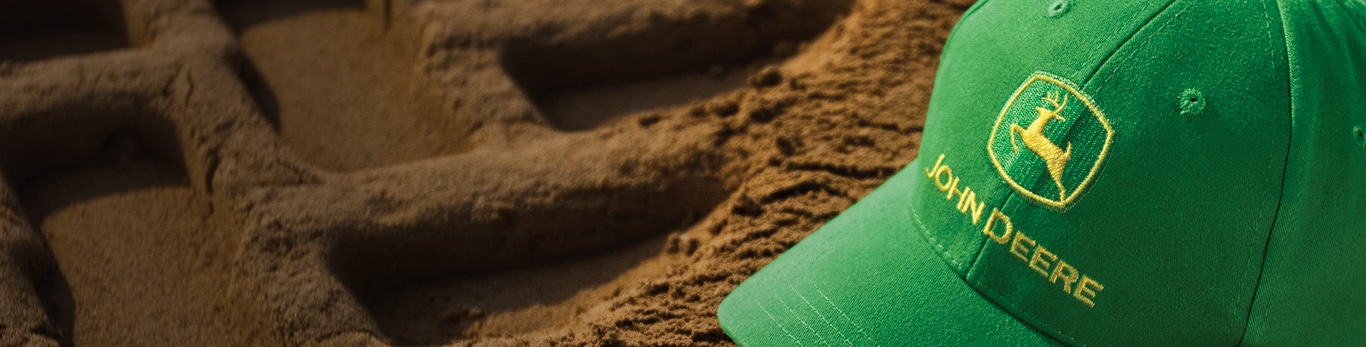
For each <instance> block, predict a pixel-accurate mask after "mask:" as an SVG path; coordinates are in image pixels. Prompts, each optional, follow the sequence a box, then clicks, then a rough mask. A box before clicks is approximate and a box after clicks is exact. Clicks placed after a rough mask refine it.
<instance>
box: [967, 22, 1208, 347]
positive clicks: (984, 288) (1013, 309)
mask: <svg viewBox="0 0 1366 347" xmlns="http://www.w3.org/2000/svg"><path fill="white" fill-rule="evenodd" d="M1175 3H1176V1H1172V2H1168V3H1167V5H1165V6H1163V7H1162V9H1159V10H1158V11H1156V12H1154V13H1153V16H1152V18H1150V19H1148V21H1147V22H1146V23H1145V24H1144V25H1141V26H1139V28H1138V29H1137V30H1134V32H1133V33H1131V34H1130V35H1129V37H1128V38H1125V39H1124V41H1121V43H1120V44H1119V45H1118V46H1116V48H1115V49H1114V51H1113V52H1112V53H1110V55H1109V56H1108V57H1106V58H1105V59H1104V60H1102V61H1101V62H1100V64H1097V65H1096V70H1095V71H1096V72H1093V73H1092V76H1089V77H1088V78H1087V79H1086V82H1084V83H1082V86H1085V85H1088V84H1090V82H1091V81H1092V78H1094V77H1095V76H1094V75H1095V74H1096V73H1099V71H1100V69H1102V68H1104V67H1105V63H1107V62H1109V61H1110V59H1112V58H1113V57H1114V55H1115V54H1118V53H1119V51H1121V50H1123V49H1124V46H1125V45H1126V44H1127V43H1129V42H1131V40H1132V39H1133V37H1134V36H1137V35H1138V33H1140V32H1143V30H1144V29H1147V28H1148V26H1150V25H1152V24H1153V22H1152V21H1153V19H1156V18H1157V17H1160V16H1161V15H1162V14H1163V13H1166V12H1167V10H1169V9H1170V8H1171V6H1172V5H1174V4H1175ZM1194 4H1195V2H1194V1H1192V2H1189V3H1187V4H1186V6H1185V7H1183V8H1182V9H1181V11H1178V12H1177V13H1176V14H1175V15H1173V16H1172V18H1171V19H1168V20H1167V21H1166V22H1164V23H1162V25H1161V26H1159V27H1158V28H1157V29H1156V31H1155V32H1153V33H1152V35H1149V36H1148V37H1147V38H1146V39H1144V40H1143V42H1142V43H1139V45H1138V46H1137V47H1134V51H1133V52H1132V53H1130V54H1129V55H1128V56H1125V57H1124V59H1122V60H1120V62H1119V64H1118V65H1116V66H1115V68H1114V69H1113V70H1111V72H1110V74H1109V75H1108V77H1106V79H1105V81H1102V82H1101V83H1100V84H1099V85H1098V86H1097V87H1096V90H1095V92H1094V93H1093V94H1098V93H1100V90H1101V89H1102V88H1104V86H1105V84H1106V83H1107V82H1108V81H1109V80H1110V79H1111V78H1114V76H1115V75H1116V74H1118V73H1119V70H1120V69H1121V68H1122V67H1123V66H1124V64H1125V63H1126V62H1127V61H1128V60H1129V58H1132V57H1133V56H1134V55H1137V54H1138V51H1140V50H1142V49H1143V47H1144V46H1146V45H1147V44H1148V42H1149V41H1151V40H1152V38H1153V36H1156V35H1157V34H1158V33H1161V32H1162V31H1163V30H1166V28H1167V26H1168V25H1170V24H1171V23H1172V22H1175V21H1176V19H1177V18H1180V17H1181V13H1184V12H1186V10H1188V9H1190V7H1191V6H1193V5H1194ZM1007 194H1009V195H1008V197H1007V199H1006V203H1003V204H1001V207H1005V206H1007V205H1009V202H1010V200H1011V199H1013V198H1015V197H1016V195H1017V193H1015V192H1013V191H1012V192H1008V193H1007ZM987 242H992V241H991V240H990V239H984V240H982V247H986V243H987ZM985 253H986V252H983V251H979V252H978V253H977V261H976V263H978V264H980V262H981V259H982V257H984V256H985ZM971 270H973V269H969V271H968V274H969V276H964V277H965V278H966V277H970V275H971V272H972V271H971ZM969 285H970V286H971V287H973V288H978V287H980V288H981V290H980V292H982V293H983V294H985V295H989V296H991V297H992V298H993V300H991V301H992V302H994V303H995V304H996V305H999V306H1004V307H1008V308H1010V309H1009V310H1006V312H1007V313H1008V314H1011V315H1018V316H1023V317H1026V318H1028V319H1029V320H1030V321H1031V322H1032V323H1033V324H1030V325H1032V326H1034V328H1035V329H1039V330H1044V328H1047V329H1048V330H1051V331H1052V332H1053V333H1054V334H1055V335H1056V336H1061V337H1062V338H1064V339H1066V340H1067V341H1068V342H1071V343H1072V344H1074V345H1082V346H1086V345H1087V344H1086V343H1083V342H1081V341H1080V340H1079V339H1077V338H1076V337H1073V336H1072V335H1071V334H1068V333H1067V332H1065V331H1062V330H1061V329H1058V328H1057V327H1055V326H1053V325H1052V324H1049V323H1047V322H1045V321H1043V320H1041V319H1038V318H1037V317H1035V316H1034V315H1033V314H1030V313H1029V312H1028V311H1025V310H1023V309H1020V308H1019V307H1017V306H1016V305H1013V304H1008V303H1007V300H1005V299H1004V298H1003V297H1002V296H1001V295H1000V294H998V293H997V292H996V291H994V290H992V289H991V286H989V285H987V284H986V283H985V282H979V284H978V285H971V284H969Z"/></svg>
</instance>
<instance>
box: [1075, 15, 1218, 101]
mask: <svg viewBox="0 0 1366 347" xmlns="http://www.w3.org/2000/svg"><path fill="white" fill-rule="evenodd" d="M1196 2H1197V1H1190V2H1187V3H1186V6H1185V7H1182V8H1181V10H1180V11H1177V12H1176V14H1174V15H1172V18H1171V19H1168V20H1167V21H1166V22H1163V23H1162V26H1160V27H1158V28H1157V31H1155V32H1153V35H1149V36H1148V37H1147V38H1145V39H1144V40H1143V42H1141V43H1139V44H1138V47H1134V50H1133V52H1132V53H1129V55H1127V56H1124V58H1122V59H1120V60H1119V63H1118V65H1115V68H1114V69H1112V70H1110V74H1108V75H1106V77H1105V79H1104V80H1102V81H1100V83H1099V84H1097V85H1096V90H1095V91H1094V92H1093V94H1100V91H1101V90H1102V89H1105V86H1106V85H1107V84H1109V83H1110V80H1111V79H1113V78H1115V75H1116V74H1118V73H1119V70H1120V69H1121V68H1123V67H1124V64H1128V63H1129V59H1131V58H1133V57H1134V56H1135V55H1138V51H1140V50H1143V47H1146V46H1147V45H1148V42H1151V41H1152V39H1153V37H1154V36H1157V34H1158V33H1161V32H1162V31H1164V30H1167V26H1168V25H1171V24H1172V22H1175V21H1176V20H1177V19H1178V18H1181V14H1182V13H1186V10H1189V9H1190V8H1191V6H1194V5H1195V3H1196ZM1172 4H1175V1H1173V2H1172V3H1169V4H1168V5H1167V7H1171V5H1172ZM1165 12H1167V8H1163V9H1162V10H1161V11H1158V12H1157V14H1156V15H1154V17H1153V18H1157V17H1156V16H1160V15H1161V14H1162V13H1165ZM1148 24H1152V21H1151V20H1149V23H1148ZM1143 29H1144V28H1139V30H1136V31H1134V35H1138V33H1139V32H1142V31H1143ZM1131 39H1132V36H1131ZM1125 42H1126V43H1127V42H1129V41H1127V40H1126V41H1125ZM1124 46H1125V45H1124V44H1120V45H1119V47H1118V48H1116V49H1115V53H1116V54H1118V53H1119V51H1120V50H1122V49H1124ZM1112 58H1114V57H1113V55H1112V56H1111V57H1110V58H1107V59H1106V60H1105V61H1103V62H1101V64H1100V65H1098V66H1097V67H1096V73H1100V69H1101V68H1104V66H1105V63H1106V62H1109V60H1110V59H1112ZM1095 77H1097V76H1094V75H1093V76H1091V78H1088V79H1087V81H1086V83H1085V84H1091V82H1092V79H1093V78H1095Z"/></svg>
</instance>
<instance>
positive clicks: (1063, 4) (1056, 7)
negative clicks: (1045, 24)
mask: <svg viewBox="0 0 1366 347" xmlns="http://www.w3.org/2000/svg"><path fill="white" fill-rule="evenodd" d="M1071 9H1072V3H1070V2H1067V0H1057V1H1053V4H1051V5H1048V18H1058V17H1062V15H1064V14H1067V10H1071Z"/></svg>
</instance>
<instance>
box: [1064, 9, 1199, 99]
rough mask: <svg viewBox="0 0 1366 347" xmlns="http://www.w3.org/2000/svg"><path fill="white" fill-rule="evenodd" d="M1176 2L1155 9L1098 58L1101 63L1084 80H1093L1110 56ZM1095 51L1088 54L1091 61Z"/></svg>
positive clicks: (1116, 52)
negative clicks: (1141, 22)
mask: <svg viewBox="0 0 1366 347" xmlns="http://www.w3.org/2000/svg"><path fill="white" fill-rule="evenodd" d="M1174 3H1176V1H1168V2H1167V4H1165V5H1162V8H1160V9H1158V10H1157V11H1154V12H1153V14H1152V16H1150V17H1148V19H1147V20H1144V21H1143V25H1139V26H1138V27H1137V28H1134V31H1132V32H1129V35H1128V36H1125V37H1124V39H1123V40H1120V41H1119V44H1118V45H1115V48H1114V49H1111V50H1110V52H1109V53H1107V54H1105V57H1102V58H1100V60H1097V61H1099V62H1100V63H1099V64H1096V67H1095V68H1092V69H1091V72H1090V73H1088V74H1086V76H1085V77H1083V78H1082V80H1086V81H1089V80H1091V77H1092V76H1095V75H1096V74H1097V73H1099V72H1100V69H1101V68H1102V67H1105V62H1108V61H1110V58H1113V57H1114V56H1115V54H1118V53H1119V51H1120V50H1121V49H1123V48H1124V44H1125V43H1128V42H1129V40H1132V39H1133V38H1134V36H1135V35H1138V33H1139V32H1141V31H1143V29H1144V28H1147V27H1148V25H1150V24H1152V22H1153V19H1156V18H1157V16H1160V15H1162V13H1163V12H1167V8H1168V7H1171V5H1172V4H1174ZM1143 8H1145V9H1146V8H1148V7H1147V6H1144V7H1143ZM1120 29H1122V27H1121V28H1120ZM1115 32H1116V33H1118V32H1120V30H1118V29H1116V30H1115ZM1095 53H1096V52H1092V54H1091V56H1088V57H1087V58H1088V61H1089V58H1090V57H1094V56H1095Z"/></svg>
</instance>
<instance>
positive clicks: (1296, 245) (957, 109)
mask: <svg viewBox="0 0 1366 347" xmlns="http://www.w3.org/2000/svg"><path fill="white" fill-rule="evenodd" d="M1287 2H1288V3H1290V4H1280V3H1277V2H1276V1H1272V0H1265V1H1219V2H1215V1H1198V0H1182V1H1169V0H1160V1H1159V0H1153V1H1124V2H1105V3H1100V2H1082V1H1054V0H1021V1H981V2H979V3H978V4H977V5H975V6H974V7H973V8H972V9H971V10H969V13H968V14H966V15H965V16H964V17H963V20H962V22H961V23H960V24H959V26H958V27H957V28H955V31H954V33H953V35H952V37H951V38H950V40H949V42H948V44H947V45H946V47H945V52H944V56H943V58H942V61H941V67H940V72H939V75H938V77H937V79H936V82H935V93H934V96H933V98H932V100H931V103H930V111H929V119H928V121H927V125H926V131H925V133H924V139H923V143H924V145H923V147H922V148H921V156H922V159H921V160H920V162H921V167H920V168H910V169H917V170H920V172H919V174H923V175H925V176H924V177H926V178H927V180H926V183H925V184H921V185H919V186H917V187H913V188H912V190H913V191H912V192H911V193H910V194H911V195H912V196H913V198H912V200H913V202H914V204H913V205H914V206H913V207H912V211H913V212H912V213H913V214H914V215H915V216H914V217H915V218H916V219H917V220H918V221H919V222H920V224H922V225H923V226H924V228H921V229H919V230H918V232H922V233H924V236H925V237H926V239H927V240H930V242H931V243H932V244H934V247H935V248H936V250H937V251H938V252H939V254H940V255H941V257H942V258H943V259H944V260H945V262H946V263H948V264H949V265H950V266H951V267H953V268H954V270H955V271H956V272H958V274H959V275H960V276H962V277H963V278H964V280H965V281H966V282H967V283H968V284H969V285H971V286H972V287H973V288H974V289H976V290H977V291H978V292H979V293H981V294H982V295H983V296H984V297H987V298H988V299H990V300H992V301H994V302H995V303H997V304H998V305H999V306H1000V307H1001V308H1002V309H1004V310H1006V311H1008V312H1010V313H1011V314H1013V315H1015V316H1016V317H1017V318H1019V319H1021V320H1023V321H1026V322H1028V323H1030V324H1031V325H1032V326H1034V327H1035V328H1037V329H1039V330H1040V331H1042V332H1044V333H1047V334H1049V335H1051V336H1053V337H1055V338H1058V339H1060V340H1062V341H1066V342H1071V343H1083V344H1114V343H1122V342H1130V343H1132V342H1135V341H1144V342H1146V343H1153V344H1177V343H1182V344H1190V343H1197V344H1201V345H1230V344H1235V343H1238V342H1239V341H1243V340H1244V335H1245V334H1247V335H1248V336H1249V337H1251V338H1250V339H1249V341H1250V342H1275V341H1284V340H1281V338H1292V337H1297V336H1298V337H1301V338H1303V337H1305V336H1308V335H1311V334H1307V333H1283V332H1277V331H1278V330H1280V329H1285V330H1286V331H1312V332H1314V333H1313V334H1312V335H1314V336H1317V338H1319V339H1322V338H1330V339H1331V338H1333V337H1335V336H1337V337H1344V336H1350V335H1357V336H1355V337H1357V338H1360V337H1362V336H1360V334H1362V333H1366V321H1362V320H1361V318H1360V317H1361V316H1362V315H1361V314H1360V312H1363V311H1362V310H1363V309H1366V305H1363V303H1362V300H1361V299H1338V300H1327V299H1325V298H1323V297H1322V296H1323V295H1332V294H1336V295H1344V296H1345V295H1348V293H1347V291H1348V290H1355V289H1360V288H1366V286H1363V285H1362V284H1363V283H1361V282H1362V281H1361V280H1357V279H1356V278H1360V277H1366V276H1359V275H1355V274H1360V273H1362V272H1361V270H1366V269H1362V267H1361V266H1357V265H1348V266H1341V265H1339V263H1342V261H1340V260H1335V258H1334V257H1341V256H1345V255H1347V254H1353V253H1352V252H1353V251H1359V250H1360V249H1363V248H1360V247H1359V246H1366V243H1363V240H1366V238H1364V237H1363V236H1366V233H1360V232H1359V231H1362V229H1363V227H1362V226H1360V224H1356V225H1353V224H1351V223H1353V222H1350V221H1351V220H1352V219H1355V218H1361V216H1364V215H1366V214H1362V213H1363V212H1366V211H1363V208H1362V206H1363V205H1366V199H1363V193H1362V192H1363V191H1366V190H1363V189H1366V187H1363V184H1362V183H1361V182H1363V178H1362V176H1363V175H1362V174H1363V173H1366V170H1363V169H1364V167H1363V166H1362V165H1363V164H1362V163H1363V160H1362V158H1363V151H1362V149H1361V147H1360V146H1357V145H1356V144H1354V143H1353V138H1352V132H1351V130H1350V129H1352V128H1353V126H1352V122H1356V124H1360V123H1361V122H1362V120H1361V116H1360V114H1362V112H1360V110H1363V109H1366V104H1364V102H1363V101H1362V100H1366V97H1363V95H1362V91H1363V90H1366V89H1363V87H1366V86H1363V85H1364V83H1363V82H1362V76H1366V70H1363V68H1362V67H1361V66H1362V65H1360V64H1356V62H1357V61H1360V60H1361V59H1366V51H1363V50H1361V49H1360V48H1361V47H1362V42H1363V41H1362V39H1363V36H1361V34H1360V33H1361V30H1362V28H1363V26H1362V25H1363V23H1366V20H1362V18H1361V17H1359V16H1355V15H1354V14H1352V13H1353V12H1352V11H1356V12H1355V13H1358V14H1359V13H1362V12H1361V11H1360V7H1362V4H1361V2H1357V1H1342V2H1338V1H1293V2H1291V1H1287ZM1335 16H1336V17H1335ZM1287 33H1289V37H1288V38H1287ZM1287 47H1289V48H1287ZM1342 47H1348V48H1350V49H1349V50H1347V51H1342ZM1320 50H1326V51H1320ZM1316 51H1317V52H1316ZM1322 60H1332V61H1333V62H1334V63H1321V62H1319V61H1322ZM1306 64H1311V65H1313V66H1309V67H1306ZM1344 87H1345V88H1344ZM1342 98H1346V99H1351V100H1350V101H1348V100H1341V99H1342ZM1330 99H1333V100H1330ZM1064 101H1066V103H1064ZM1351 107H1355V108H1351ZM1353 110H1355V111H1353ZM1352 112H1355V114H1352ZM1352 117H1356V118H1355V120H1353V119H1352ZM1335 187H1351V188H1354V190H1351V191H1350V192H1346V191H1343V190H1340V189H1337V188H1335ZM1348 216H1356V217H1348ZM1324 227H1330V230H1331V228H1337V229H1338V230H1344V231H1345V230H1352V231H1357V232H1356V233H1331V232H1328V231H1326V230H1323V229H1324ZM1354 247H1355V248H1354ZM1321 250H1331V251H1334V252H1335V253H1328V254H1325V253H1322V252H1321ZM1264 261H1265V262H1266V263H1265V264H1264ZM1306 261H1307V262H1306ZM1264 265H1265V266H1264ZM1264 268H1265V269H1266V271H1264V270H1263V269H1264ZM1349 269H1350V270H1351V271H1355V272H1353V275H1350V276H1351V277H1353V278H1352V279H1350V280H1347V281H1340V280H1336V279H1334V277H1332V276H1326V275H1327V274H1331V273H1334V272H1333V271H1334V270H1336V271H1341V270H1349ZM1336 277H1337V278H1341V277H1343V276H1342V275H1339V276H1336ZM1306 282H1308V283H1313V284H1311V285H1308V286H1304V285H1303V284H1304V283H1306ZM1346 282H1351V283H1346ZM1348 284H1349V285H1348ZM1259 285H1261V286H1260V287H1259ZM1296 286H1298V288H1299V289H1310V290H1311V291H1312V292H1305V291H1303V290H1297V289H1296ZM1334 301H1337V302H1343V301H1348V302H1349V305H1346V306H1347V308H1333V309H1332V310H1330V312H1339V313H1340V314H1341V316H1340V317H1356V318H1353V319H1338V320H1337V321H1333V320H1332V319H1329V318H1321V319H1310V318H1315V317H1319V316H1317V315H1319V314H1321V312H1323V311H1320V312H1310V311H1309V310H1305V309H1304V307H1306V306H1307V307H1317V308H1322V309H1329V307H1327V306H1324V305H1328V304H1329V303H1331V302H1334ZM1254 303H1255V304H1254ZM1350 309H1355V310H1356V311H1354V312H1355V313H1353V312H1352V311H1348V310H1350ZM1254 316H1255V317H1256V318H1255V319H1250V317H1254ZM1267 317H1285V318H1284V319H1282V318H1267ZM1306 319H1307V321H1309V322H1315V323H1303V322H1306ZM1344 320H1345V322H1344ZM1250 323H1251V327H1252V328H1251V329H1249V326H1250V325H1249V324H1250ZM1353 324H1355V325H1353ZM1335 334H1336V335H1335ZM1344 334H1346V335H1344ZM1300 341H1304V340H1300ZM1349 341H1361V340H1349Z"/></svg>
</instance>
